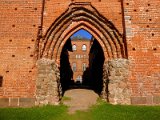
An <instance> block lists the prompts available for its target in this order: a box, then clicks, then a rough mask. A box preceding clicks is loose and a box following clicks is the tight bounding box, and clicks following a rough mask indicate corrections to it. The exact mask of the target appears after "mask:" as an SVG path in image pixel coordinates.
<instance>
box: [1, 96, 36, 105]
mask: <svg viewBox="0 0 160 120" xmlns="http://www.w3.org/2000/svg"><path fill="white" fill-rule="evenodd" d="M33 106H35V98H0V107H33Z"/></svg>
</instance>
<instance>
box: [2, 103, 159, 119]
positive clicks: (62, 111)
mask: <svg viewBox="0 0 160 120" xmlns="http://www.w3.org/2000/svg"><path fill="white" fill-rule="evenodd" d="M67 109H68V108H67V107H66V106H64V105H60V106H43V107H34V108H0V120H160V106H123V105H111V104H107V103H104V102H102V101H99V102H98V104H97V105H95V106H93V107H92V108H90V109H89V110H88V111H86V112H84V111H77V112H76V113H75V114H68V113H67Z"/></svg>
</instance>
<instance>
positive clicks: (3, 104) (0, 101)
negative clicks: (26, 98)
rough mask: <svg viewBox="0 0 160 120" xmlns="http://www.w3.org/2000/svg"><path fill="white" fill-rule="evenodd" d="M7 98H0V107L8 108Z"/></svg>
mask: <svg viewBox="0 0 160 120" xmlns="http://www.w3.org/2000/svg"><path fill="white" fill-rule="evenodd" d="M8 106H9V98H0V107H8Z"/></svg>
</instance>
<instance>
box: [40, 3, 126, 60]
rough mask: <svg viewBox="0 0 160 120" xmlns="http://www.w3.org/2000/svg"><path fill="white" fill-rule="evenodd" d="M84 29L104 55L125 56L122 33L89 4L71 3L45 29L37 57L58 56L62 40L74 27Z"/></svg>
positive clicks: (64, 40)
mask: <svg viewBox="0 0 160 120" xmlns="http://www.w3.org/2000/svg"><path fill="white" fill-rule="evenodd" d="M82 28H83V29H85V30H87V31H88V32H90V33H91V34H92V35H93V36H94V37H95V38H96V39H97V40H98V42H99V43H100V44H101V46H102V48H103V51H104V52H106V54H107V55H106V57H107V58H109V59H112V58H126V57H127V53H126V52H127V51H126V46H125V41H124V40H123V36H122V34H120V32H119V31H118V30H117V29H116V27H115V26H114V25H113V24H112V23H111V22H110V21H109V20H107V19H106V18H104V17H103V16H102V15H101V14H100V13H98V11H97V10H96V9H95V8H94V7H93V6H92V5H91V4H90V3H88V4H84V5H83V6H82V5H80V4H76V3H72V4H70V6H69V8H68V9H67V10H66V11H65V12H64V13H63V14H62V15H61V16H60V17H58V18H57V19H56V20H55V22H53V24H52V25H51V27H50V28H49V29H48V30H47V32H46V34H45V36H44V40H43V42H42V46H43V48H42V50H41V52H40V56H41V57H46V58H49V59H59V58H58V57H59V56H60V53H61V50H62V48H63V45H64V43H65V42H66V41H67V40H68V38H69V37H70V36H71V35H72V34H73V33H74V32H76V31H77V30H79V29H82Z"/></svg>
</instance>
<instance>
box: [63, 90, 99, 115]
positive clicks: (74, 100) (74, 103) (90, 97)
mask: <svg viewBox="0 0 160 120" xmlns="http://www.w3.org/2000/svg"><path fill="white" fill-rule="evenodd" d="M98 97H99V96H98V94H96V93H95V92H94V91H93V90H88V89H71V90H67V91H66V92H65V94H64V101H63V104H65V105H67V106H69V113H74V112H75V111H76V110H87V109H88V108H89V107H91V106H92V105H94V104H96V101H97V98H98ZM65 99H66V100H65Z"/></svg>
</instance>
